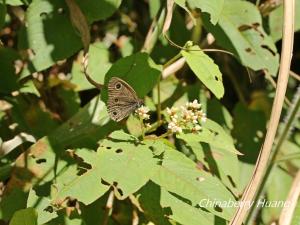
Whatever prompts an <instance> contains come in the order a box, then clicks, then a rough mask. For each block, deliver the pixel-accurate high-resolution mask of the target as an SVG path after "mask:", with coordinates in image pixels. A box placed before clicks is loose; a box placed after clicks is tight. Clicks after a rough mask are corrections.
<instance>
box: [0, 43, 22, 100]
mask: <svg viewBox="0 0 300 225" xmlns="http://www.w3.org/2000/svg"><path fill="white" fill-rule="evenodd" d="M18 59H19V55H18V53H17V52H16V51H14V50H13V49H10V48H0V79H1V82H0V92H3V93H6V94H9V93H11V92H12V91H15V90H17V89H18V88H19V84H18V82H17V80H18V76H17V75H16V73H15V68H14V63H15V61H16V60H18Z"/></svg>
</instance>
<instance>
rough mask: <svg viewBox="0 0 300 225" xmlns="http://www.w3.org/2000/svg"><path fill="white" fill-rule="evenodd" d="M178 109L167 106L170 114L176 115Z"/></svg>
mask: <svg viewBox="0 0 300 225" xmlns="http://www.w3.org/2000/svg"><path fill="white" fill-rule="evenodd" d="M177 111H178V108H177V107H172V108H169V107H167V113H168V114H169V115H170V116H175V115H176V112H177Z"/></svg>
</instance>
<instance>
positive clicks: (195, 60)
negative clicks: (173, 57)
mask: <svg viewBox="0 0 300 225" xmlns="http://www.w3.org/2000/svg"><path fill="white" fill-rule="evenodd" d="M181 54H182V55H183V57H184V58H185V59H186V62H187V64H188V65H189V67H190V68H191V69H192V70H193V72H194V73H195V74H196V76H197V77H198V78H199V79H200V80H201V82H202V83H203V84H204V85H205V86H206V87H207V88H208V89H209V90H211V92H212V93H213V94H214V95H215V96H216V97H217V98H222V97H223V95H224V86H223V82H222V74H221V72H220V70H219V67H218V66H217V65H216V64H215V63H214V61H213V60H212V59H211V58H210V57H209V56H208V55H206V54H205V53H204V52H203V51H201V49H200V48H199V47H198V46H193V47H190V48H189V51H185V50H182V51H181Z"/></svg>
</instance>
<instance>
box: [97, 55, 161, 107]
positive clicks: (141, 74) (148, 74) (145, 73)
mask: <svg viewBox="0 0 300 225" xmlns="http://www.w3.org/2000/svg"><path fill="white" fill-rule="evenodd" d="M161 71H162V67H161V66H160V65H157V64H155V63H154V61H153V60H152V59H151V58H150V56H149V55H148V54H147V53H136V54H134V55H131V56H128V57H125V58H122V59H120V60H118V61H117V62H116V63H114V64H113V65H112V67H111V68H110V70H109V71H108V72H107V74H106V76H105V87H107V84H108V82H109V80H110V78H111V77H120V78H121V79H123V80H124V81H126V82H127V83H128V84H130V85H131V86H132V87H133V89H134V90H135V91H136V93H137V95H138V96H139V97H140V98H141V97H144V96H145V95H146V94H148V93H149V92H150V91H151V90H152V89H153V87H154V85H155V84H156V83H157V82H158V81H159V76H160V74H161ZM101 96H102V97H103V100H104V102H106V100H107V88H104V89H103V92H102V94H101Z"/></svg>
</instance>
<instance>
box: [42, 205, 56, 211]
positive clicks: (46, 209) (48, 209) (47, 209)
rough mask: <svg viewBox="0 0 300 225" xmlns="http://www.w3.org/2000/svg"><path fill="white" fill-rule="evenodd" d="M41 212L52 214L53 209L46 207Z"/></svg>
mask: <svg viewBox="0 0 300 225" xmlns="http://www.w3.org/2000/svg"><path fill="white" fill-rule="evenodd" d="M43 211H46V212H49V213H53V212H54V209H53V207H52V206H50V205H49V206H47V207H46V208H45V209H44V210H43Z"/></svg>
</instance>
